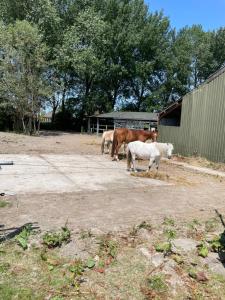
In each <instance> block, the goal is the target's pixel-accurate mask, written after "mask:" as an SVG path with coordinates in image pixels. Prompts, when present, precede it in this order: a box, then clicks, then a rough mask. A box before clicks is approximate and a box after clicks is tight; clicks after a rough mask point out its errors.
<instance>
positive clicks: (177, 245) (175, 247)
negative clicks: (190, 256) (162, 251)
mask: <svg viewBox="0 0 225 300" xmlns="http://www.w3.org/2000/svg"><path fill="white" fill-rule="evenodd" d="M197 244H198V243H197V242H196V241H194V240H192V239H175V240H173V241H172V251H173V252H174V253H180V252H189V251H193V250H195V249H196V246H197Z"/></svg>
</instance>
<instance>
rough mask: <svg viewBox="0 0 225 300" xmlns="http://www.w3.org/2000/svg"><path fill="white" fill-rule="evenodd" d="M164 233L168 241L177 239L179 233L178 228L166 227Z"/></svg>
mask: <svg viewBox="0 0 225 300" xmlns="http://www.w3.org/2000/svg"><path fill="white" fill-rule="evenodd" d="M164 234H165V236H166V237H167V239H168V241H170V240H173V239H175V237H176V235H177V233H176V230H172V229H165V230H164Z"/></svg>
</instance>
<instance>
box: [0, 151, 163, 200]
mask: <svg viewBox="0 0 225 300" xmlns="http://www.w3.org/2000/svg"><path fill="white" fill-rule="evenodd" d="M11 160H13V161H14V165H12V166H3V167H2V169H1V170H0V191H1V192H4V193H9V194H10V193H17V194H18V193H40V194H43V193H49V192H51V193H65V192H81V191H98V190H107V189H109V188H111V187H117V188H132V187H133V186H134V185H135V187H144V186H152V185H154V186H155V185H157V186H158V185H167V183H165V182H162V181H158V180H152V179H143V178H135V177H132V176H130V174H129V173H128V172H127V171H126V166H125V164H124V163H116V162H112V161H111V159H109V157H106V156H99V155H98V156H97V155H78V154H77V155H75V154H74V155H48V154H42V155H21V154H17V155H0V161H11Z"/></svg>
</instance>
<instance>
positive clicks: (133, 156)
mask: <svg viewBox="0 0 225 300" xmlns="http://www.w3.org/2000/svg"><path fill="white" fill-rule="evenodd" d="M135 158H136V156H135V154H133V155H132V165H133V170H134V172H135V173H136V172H137V170H136V162H135Z"/></svg>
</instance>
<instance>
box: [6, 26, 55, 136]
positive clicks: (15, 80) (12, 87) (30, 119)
mask: <svg viewBox="0 0 225 300" xmlns="http://www.w3.org/2000/svg"><path fill="white" fill-rule="evenodd" d="M0 40H1V45H0V48H1V65H0V72H1V78H0V92H1V95H2V96H3V98H4V99H6V100H7V101H8V102H9V103H10V104H11V105H12V106H13V108H14V110H15V112H16V119H17V129H19V128H18V127H20V126H19V124H21V125H22V129H23V131H24V132H25V133H30V134H31V133H33V132H36V130H37V127H36V125H37V121H38V120H39V114H40V109H41V107H42V105H43V103H44V101H45V99H46V97H47V96H48V95H49V93H50V90H49V89H48V87H47V86H46V84H45V82H44V71H45V70H46V68H47V63H46V61H45V54H46V51H47V47H46V45H45V44H44V43H43V42H42V36H41V35H40V33H39V31H38V29H37V27H36V26H34V25H31V24H30V23H29V22H27V21H17V22H16V23H15V24H13V25H9V26H3V25H2V26H1V37H0ZM18 121H19V122H18ZM20 122H21V123H20Z"/></svg>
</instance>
